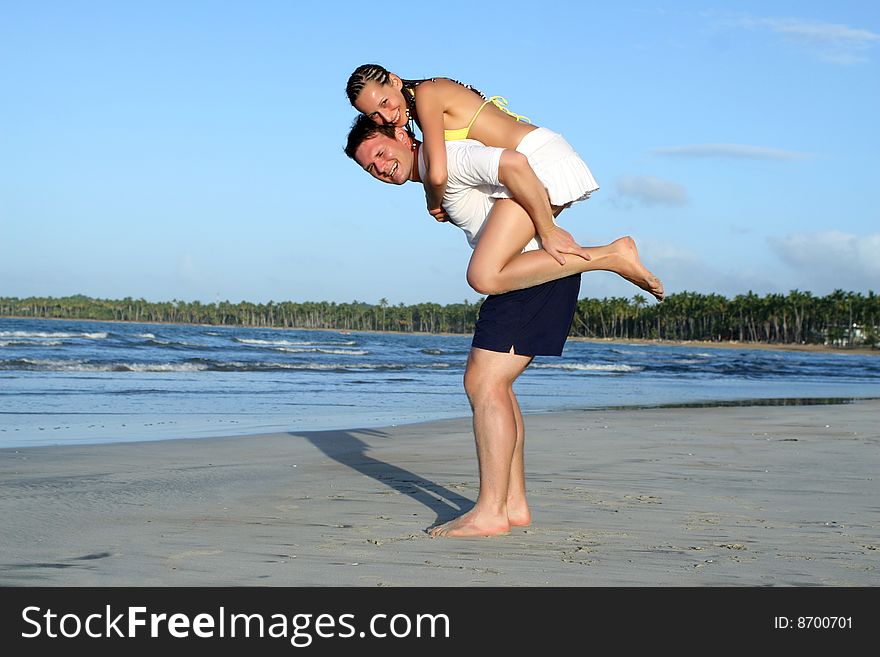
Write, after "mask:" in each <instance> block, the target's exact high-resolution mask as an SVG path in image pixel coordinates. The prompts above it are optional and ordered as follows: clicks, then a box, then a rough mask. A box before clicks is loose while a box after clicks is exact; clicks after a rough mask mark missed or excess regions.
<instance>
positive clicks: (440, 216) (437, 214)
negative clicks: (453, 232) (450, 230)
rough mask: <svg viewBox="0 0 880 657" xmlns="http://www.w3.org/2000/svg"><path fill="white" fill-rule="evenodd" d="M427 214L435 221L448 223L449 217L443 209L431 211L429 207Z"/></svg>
mask: <svg viewBox="0 0 880 657" xmlns="http://www.w3.org/2000/svg"><path fill="white" fill-rule="evenodd" d="M428 214H429V215H431V216H432V217H434V219H436V220H437V221H449V215H448V214H446V210H444V209H443V208H434V209H433V210H432V209H431V208H430V207H429V208H428Z"/></svg>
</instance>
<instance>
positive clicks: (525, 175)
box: [498, 149, 590, 265]
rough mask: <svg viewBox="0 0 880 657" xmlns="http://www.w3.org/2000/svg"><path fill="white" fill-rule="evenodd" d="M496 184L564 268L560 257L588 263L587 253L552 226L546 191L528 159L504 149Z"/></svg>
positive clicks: (563, 262) (564, 231) (565, 234)
mask: <svg viewBox="0 0 880 657" xmlns="http://www.w3.org/2000/svg"><path fill="white" fill-rule="evenodd" d="M498 181H499V182H500V183H501V184H502V185H504V186H505V187H507V189H508V190H510V193H511V194H512V195H513V198H514V199H516V201H517V203H519V204H520V205H521V206H522V207H523V209H524V210H525V211H526V212H528V214H529V217H530V218H531V220H532V222H533V223H534V224H535V233H536V234H537V235H538V237H539V238H541V247H542V248H543V249H544V250H545V251H546V252H547V253H549V254H550V255H551V256H553V257H554V258H556V261H557V262H559V264H560V265H564V264H565V257H564V256H563V255H562V254H563V253H571V254H573V255H576V256H580V257H581V258H583V259H584V260H589V259H590V255H589V253H588V252H587V249H585V248H583V247H581V246H580V245H579V244H578V243H577V242H575V240H574V238H573V237H572V236H571V234H570V233H569V232H568V231H566V230H564V229H562V228H560V227H559V226H557V225H556V224H555V223H554V222H553V210H552V209H551V207H550V199H548V198H547V190H546V189H544V185H543V184H542V183H541V181H540V180H539V179H538V176H537V175H536V174H535V172H534V170H533V169H532V166H531V165H530V164H529V160H528V158H527V157H526V156H525V155H523V154H522V153H519V152H517V151H512V150H510V149H505V150H504V152H503V153H502V154H501V161H500V162H499V164H498Z"/></svg>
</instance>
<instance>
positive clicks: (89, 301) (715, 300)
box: [0, 290, 880, 346]
mask: <svg viewBox="0 0 880 657" xmlns="http://www.w3.org/2000/svg"><path fill="white" fill-rule="evenodd" d="M481 301H482V300H481ZM481 301H478V302H476V303H471V302H469V301H467V300H465V301H463V302H462V303H454V304H446V305H440V304H436V303H419V304H411V305H406V304H403V303H399V304H397V305H391V304H389V302H388V300H387V299H385V298H383V299H380V300H379V303H378V304H369V303H365V302H361V301H352V302H351V303H336V302H329V301H306V302H293V301H283V302H274V301H269V302H268V303H252V302H248V301H241V302H239V303H231V302H229V301H220V302H217V303H202V302H200V301H190V302H187V301H178V300H173V301H161V302H152V301H146V300H145V299H133V298H131V297H126V298H125V299H94V298H91V297H86V296H81V295H77V296H71V297H60V298H54V297H29V298H25V299H19V298H15V297H0V316H6V317H33V318H66V319H93V320H116V321H131V322H147V323H151V322H156V323H165V322H171V323H186V324H211V325H233V326H235V325H237V326H257V327H285V328H310V329H337V330H351V331H401V332H419V333H470V332H471V331H472V330H473V326H474V322H475V321H476V318H477V314H478V312H479V308H480V304H481ZM878 325H880V297H878V296H877V295H876V294H874V292H868V293H867V294H861V293H858V292H845V291H843V290H835V291H834V292H832V293H831V294H829V295H826V296H824V297H820V296H813V294H812V293H810V292H803V291H800V290H792V291H791V292H789V293H788V294H786V295H783V294H767V295H764V296H758V295H757V294H754V293H753V292H749V293H748V294H741V295H737V296H735V297H734V298H732V299H728V298H727V297H724V296H721V295H718V294H700V293H697V292H679V293H676V294H671V295H669V296H668V297H667V298H666V299H665V300H664V301H663V303H661V304H653V303H652V304H649V303H648V300H647V299H646V298H645V297H644V296H642V295H640V294H639V295H635V296H634V297H632V298H623V297H612V298H604V299H590V298H585V299H581V300H580V301H579V302H578V305H577V309H576V311H575V316H574V320H573V321H572V326H571V335H575V336H583V337H594V338H617V339H663V340H712V341H730V340H737V341H741V342H765V343H779V344H803V343H818V344H822V343H825V344H838V345H851V344H860V343H861V344H868V345H872V346H880V331H878Z"/></svg>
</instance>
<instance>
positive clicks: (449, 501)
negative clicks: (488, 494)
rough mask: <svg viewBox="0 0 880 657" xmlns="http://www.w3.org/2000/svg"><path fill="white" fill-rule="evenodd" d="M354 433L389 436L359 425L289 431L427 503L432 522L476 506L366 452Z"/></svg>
mask: <svg viewBox="0 0 880 657" xmlns="http://www.w3.org/2000/svg"><path fill="white" fill-rule="evenodd" d="M355 434H360V435H366V436H370V437H376V438H387V437H388V434H387V433H386V432H384V431H376V430H375V429H358V430H357V431H304V432H297V433H293V432H291V433H290V434H289V435H291V436H297V437H300V438H305V439H306V440H308V441H309V442H310V443H312V444H313V445H314V446H315V447H317V448H318V449H320V450H321V451H322V452H324V454H326V455H327V456H329V457H330V458H331V459H333V460H334V461H337V462H338V463H341V464H343V465H347V466H348V467H350V468H351V469H352V470H355V471H356V472H360V473H361V474H364V475H367V476H368V477H372V478H373V479H375V480H376V481H378V482H380V483H383V484H385V485H386V486H388V487H389V488H392V489H394V490H396V491H398V492H400V493H403V494H404V495H409V496H410V497H411V498H413V499H414V500H415V501H416V502H419V503H421V504H424V505H425V506H426V507H428V508H429V509H431V511H433V512H434V513H436V514H437V519H436V520H435V521H434V523H433V524H439V523H444V522H447V521H449V520H452V519H453V518H456V517H458V516H460V515H461V514H462V513H464V512H465V511H468V510H469V509H470V508H471V507H473V505H474V502H473V500H469V499H468V498H466V497H463V496H462V495H459V494H458V493H456V492H454V491H451V490H449V489H448V488H444V487H443V486H441V485H439V484H437V483H435V482H433V481H429V480H427V479H425V478H424V477H421V476H419V475H417V474H415V473H413V472H410V471H409V470H405V469H403V468H401V467H399V466H396V465H393V464H391V463H386V462H385V461H380V460H379V459H376V458H373V457H372V456H369V455H368V454H367V451H368V450H369V445H368V444H367V443H365V442H364V441H363V440H361V439H360V438H358V437H357V436H356V435H355Z"/></svg>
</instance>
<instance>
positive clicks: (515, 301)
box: [345, 116, 662, 537]
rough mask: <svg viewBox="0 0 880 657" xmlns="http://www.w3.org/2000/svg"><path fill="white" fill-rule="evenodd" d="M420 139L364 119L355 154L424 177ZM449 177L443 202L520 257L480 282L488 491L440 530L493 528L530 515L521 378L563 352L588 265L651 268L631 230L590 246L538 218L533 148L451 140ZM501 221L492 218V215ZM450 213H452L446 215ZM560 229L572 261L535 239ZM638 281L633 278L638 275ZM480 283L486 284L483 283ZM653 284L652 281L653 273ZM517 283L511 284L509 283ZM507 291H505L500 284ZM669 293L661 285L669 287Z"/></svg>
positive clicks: (477, 428)
mask: <svg viewBox="0 0 880 657" xmlns="http://www.w3.org/2000/svg"><path fill="white" fill-rule="evenodd" d="M420 146H421V145H420V143H419V142H418V141H417V140H415V139H414V138H413V137H412V136H411V135H410V134H409V133H407V132H406V130H404V129H403V128H394V127H393V126H384V125H378V124H376V123H374V122H373V121H372V120H370V119H369V118H367V117H365V116H361V117H359V118H358V119H356V120H355V123H354V124H353V126H352V129H351V131H350V132H349V136H348V143H347V145H346V147H345V152H346V154H347V155H348V156H349V157H351V158H352V159H354V160H355V161H356V162H357V163H358V164H359V165H360V166H361V167H362V168H363V169H364V170H365V171H367V172H368V173H370V175H372V176H373V177H375V178H377V179H378V180H381V181H383V182H387V183H391V184H397V185H402V184H404V183H406V182H410V181H411V182H420V180H421V176H422V175H423V172H424V161H423V159H422V157H421V151H420ZM446 148H447V175H448V182H447V187H446V193H445V195H444V198H443V210H444V211H445V213H446V215H447V217H448V219H449V220H450V221H451V222H452V223H454V224H455V225H456V226H458V227H460V228H461V229H462V230H464V231H465V234H466V235H467V238H468V242H469V243H470V244H471V246H472V247H473V246H474V245H475V244H476V242H477V240H479V239H480V237H481V236H482V235H483V234H484V232H483V231H489V230H491V231H500V232H501V234H502V235H503V236H504V238H505V240H506V243H507V244H509V245H510V250H511V254H515V253H518V252H519V251H524V252H527V253H524V255H523V256H522V257H519V258H514V260H513V261H511V264H510V265H509V266H508V267H505V269H506V270H508V271H507V272H506V274H505V275H504V276H501V277H499V278H498V280H493V281H489V282H488V283H487V284H483V283H484V282H483V281H480V282H475V281H473V280H471V279H470V278H469V283H471V285H472V287H474V288H475V289H477V291H478V292H481V293H484V294H485V293H489V294H490V296H489V297H488V298H487V299H486V300H485V301H484V303H483V305H482V307H481V309H480V315H479V319H478V320H477V325H476V327H475V331H474V338H473V342H472V347H471V351H470V354H469V355H468V361H467V367H466V369H465V375H464V386H465V391H466V392H467V395H468V400H469V401H470V404H471V408H472V410H473V416H474V419H473V423H474V437H475V439H476V447H477V458H478V461H479V473H480V492H479V496H478V498H477V502H476V504H475V505H474V508H473V509H471V510H470V511H469V512H467V513H465V514H464V515H462V516H460V517H458V518H456V519H454V520H452V521H450V522H448V523H445V524H442V525H438V526H435V527H432V528H430V529H429V530H428V531H429V533H430V534H431V536H435V537H436V536H491V535H496V534H503V533H507V532H508V531H510V528H511V527H512V526H525V525H528V524H530V523H531V513H530V511H529V507H528V503H527V501H526V491H525V467H524V458H523V446H524V441H525V429H524V425H523V417H522V412H521V411H520V408H519V403H518V402H517V399H516V396H515V394H514V392H513V383H514V381H515V380H516V379H517V377H519V375H520V374H522V372H523V371H525V369H526V367H528V365H529V364H530V363H531V362H532V360H533V358H534V357H535V356H536V355H555V356H559V355H561V353H562V348H563V346H564V344H565V339H566V337H567V335H568V331H569V328H570V325H571V320H572V317H573V315H574V309H575V306H576V304H577V297H578V292H579V290H580V273H581V272H584V271H592V270H600V269H602V270H607V271H615V272H617V273H619V274H621V275H622V276H624V277H625V278H628V279H629V280H634V279H635V281H642V282H643V281H644V280H646V279H647V278H648V277H650V278H651V279H653V281H654V282H655V283H656V285H657V286H659V281H656V279H655V278H653V276H650V272H648V271H647V270H646V269H645V268H644V266H643V265H642V264H641V261H640V260H639V259H638V253H637V251H636V250H635V245H634V243H632V240H631V239H630V238H621V239H620V240H617V241H615V242H613V243H612V244H610V245H607V246H604V247H598V248H590V249H589V250H587V249H583V248H582V247H580V246H578V245H577V244H576V243H575V242H574V240H573V239H571V236H570V235H568V233H566V232H565V231H564V230H563V229H561V228H559V227H558V226H555V225H553V222H552V217H550V218H549V222H550V223H549V224H548V223H546V222H547V220H548V219H547V218H546V217H541V218H538V215H539V214H540V212H541V208H542V207H546V199H545V198H544V197H542V196H541V195H542V194H543V195H546V192H545V190H544V189H543V186H541V183H540V181H539V180H538V178H537V176H535V174H534V171H532V170H531V167H530V166H529V164H528V160H527V159H526V158H525V156H523V155H521V154H519V153H517V152H515V151H511V150H508V149H499V148H490V147H487V146H484V145H482V144H481V143H479V142H475V141H472V140H461V141H452V142H447V143H446ZM490 214H491V216H492V221H491V222H487V219H488V218H489V216H490ZM444 218H446V217H444ZM536 228H537V229H538V230H540V231H541V234H542V236H544V238H545V239H546V237H547V236H550V235H553V237H551V238H550V239H553V240H554V241H555V244H557V249H558V251H559V252H562V253H572V254H574V255H576V256H580V257H574V258H569V259H567V261H566V262H565V263H564V264H560V262H559V261H558V260H557V259H555V258H554V257H553V256H551V255H550V254H548V253H547V252H546V251H545V250H542V249H540V247H539V245H538V243H537V241H536V240H535V239H534V237H535V233H536ZM635 281H634V282H635ZM475 283H477V284H475ZM652 284H653V283H652ZM507 290H511V291H507ZM499 292H502V293H499ZM661 293H662V292H661Z"/></svg>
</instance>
